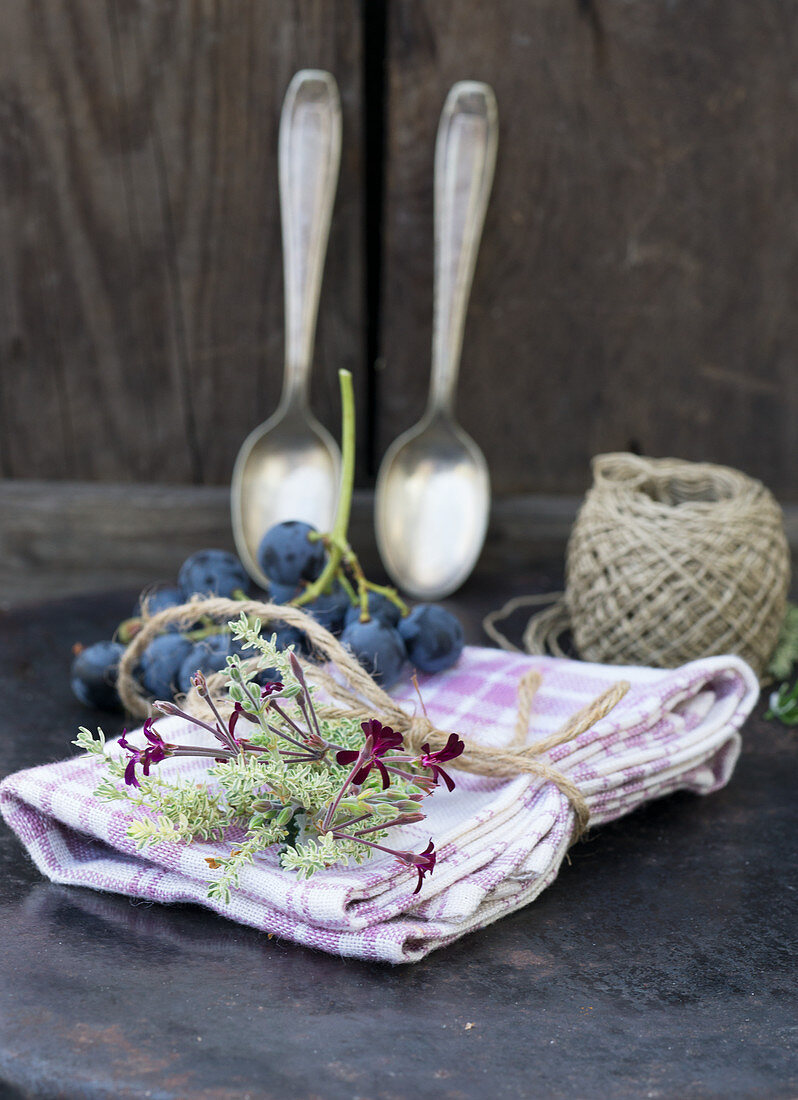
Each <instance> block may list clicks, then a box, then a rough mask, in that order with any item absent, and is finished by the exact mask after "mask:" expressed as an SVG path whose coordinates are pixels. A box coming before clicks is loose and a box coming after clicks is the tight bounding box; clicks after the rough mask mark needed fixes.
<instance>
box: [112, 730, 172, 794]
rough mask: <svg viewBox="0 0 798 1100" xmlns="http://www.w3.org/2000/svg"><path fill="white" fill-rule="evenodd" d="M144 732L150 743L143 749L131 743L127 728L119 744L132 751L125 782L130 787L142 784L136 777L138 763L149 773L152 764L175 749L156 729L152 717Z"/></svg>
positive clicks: (169, 754)
mask: <svg viewBox="0 0 798 1100" xmlns="http://www.w3.org/2000/svg"><path fill="white" fill-rule="evenodd" d="M142 733H143V734H144V736H145V737H146V738H147V740H148V741H149V745H145V747H144V748H143V749H139V748H137V747H136V746H135V745H131V744H130V742H129V741H128V739H127V730H123V731H122V736H121V737H120V738H119V744H120V745H121V746H122V748H123V749H126V750H127V751H128V752H129V753H130V757H129V759H128V762H127V764H126V766H125V783H127V784H128V786H130V787H140V786H141V784H140V783H139V781H138V779H137V778H136V765H137V764H140V765H141V770H142V771H143V772H144V774H145V775H149V774H150V767H151V765H152V764H160V762H161V761H162V760H165V759H166V757H167V756H171V754H172V750H173V746H172V745H168V744H167V743H166V741H164V739H163V738H162V737H161V735H160V733H158V732H157V731H156V730H155V729H154V727H153V720H152V718H148V719H147V721H146V722H145V723H144V726H143V728H142Z"/></svg>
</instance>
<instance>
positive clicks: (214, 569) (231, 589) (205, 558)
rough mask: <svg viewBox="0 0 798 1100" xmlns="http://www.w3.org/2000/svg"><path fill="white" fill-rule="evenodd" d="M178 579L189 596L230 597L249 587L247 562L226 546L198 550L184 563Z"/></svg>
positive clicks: (184, 592) (184, 593)
mask: <svg viewBox="0 0 798 1100" xmlns="http://www.w3.org/2000/svg"><path fill="white" fill-rule="evenodd" d="M177 583H178V584H179V585H180V588H181V589H182V591H183V595H184V596H185V597H186V599H188V598H189V597H191V596H194V595H197V594H198V595H201V596H208V595H211V596H222V597H225V598H228V599H229V598H230V597H231V596H233V595H234V594H235V593H236V592H237V591H238V590H239V589H241V590H243V591H244V592H246V591H247V588H248V587H249V577H248V576H247V572H246V570H245V569H244V566H243V565H242V564H241V562H240V561H239V560H238V558H237V557H236V556H235V554H230V553H228V552H227V551H226V550H198V551H197V553H196V554H192V555H191V557H190V558H186V560H185V561H184V562H183V564H182V565H181V566H180V572H179V573H178V575H177Z"/></svg>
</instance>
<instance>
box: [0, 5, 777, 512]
mask: <svg viewBox="0 0 798 1100" xmlns="http://www.w3.org/2000/svg"><path fill="white" fill-rule="evenodd" d="M0 31H1V32H2V33H0V229H1V231H2V237H1V238H0V239H1V240H2V249H1V250H0V253H1V255H2V261H0V280H1V282H0V473H2V475H3V476H4V477H5V478H37V479H45V480H49V479H71V480H79V481H94V480H102V481H107V482H143V483H150V482H162V483H176V484H188V483H198V484H211V485H224V484H225V483H226V482H227V480H228V478H229V476H230V472H231V468H232V463H233V459H234V456H235V453H236V450H237V448H238V446H239V444H240V443H241V441H242V440H243V438H244V436H245V435H246V434H247V432H248V431H249V430H250V429H251V428H252V427H253V426H254V425H255V424H256V423H258V422H259V421H261V420H262V419H264V418H265V417H266V416H268V415H269V414H270V412H271V411H273V408H274V405H275V403H276V400H277V396H278V393H279V386H280V378H281V370H282V367H281V357H282V273H281V259H280V242H279V220H278V210H277V182H276V145H277V125H278V120H279V110H280V103H281V100H282V97H283V94H284V91H285V88H286V86H287V84H288V81H289V80H290V77H291V75H292V74H293V72H294V71H295V70H296V69H298V68H300V67H305V66H321V67H324V68H328V69H330V70H331V71H332V72H333V73H334V74H335V76H336V78H337V80H338V83H339V85H340V88H341V93H342V99H343V108H344V141H345V145H344V158H343V164H342V173H341V182H340V187H339V193H338V200H337V205H336V211H335V219H334V227H333V232H332V237H331V242H330V251H329V258H328V263H327V268H326V274H325V282H324V291H323V300H322V304H321V310H320V320H319V338H318V345H317V358H316V364H315V376H314V398H313V401H314V407H315V409H316V411H317V412H318V413H319V414H320V416H321V418H322V419H323V420H324V421H325V422H326V423H327V424H328V425H329V426H330V427H331V428H333V429H336V426H337V419H338V408H337V390H336V383H335V372H336V370H337V368H338V367H339V366H347V367H349V368H350V369H352V370H354V372H355V375H356V378H357V381H358V390H359V398H360V418H361V451H360V467H359V481H360V484H361V485H363V486H367V485H368V484H369V483H370V480H371V479H372V478H373V475H374V473H375V469H376V465H377V463H378V460H379V458H380V456H381V453H382V452H383V450H384V448H385V447H386V446H387V444H388V443H389V442H390V440H391V439H392V438H393V437H394V436H395V435H396V434H397V433H398V432H399V431H401V430H402V429H403V428H405V427H407V426H408V425H409V424H410V423H411V422H412V421H413V420H414V419H416V418H417V417H418V415H419V414H420V412H421V410H422V408H423V404H424V399H425V393H426V386H427V382H428V371H429V342H430V331H431V290H432V190H431V180H432V161H433V145H434V136H435V129H436V126H437V120H438V115H439V112H440V108H441V106H442V103H443V100H444V97H445V94H446V92H447V90H448V88H449V87H450V85H451V84H452V83H453V82H454V81H456V80H457V79H461V78H477V79H484V80H487V81H489V82H490V83H491V84H493V85H494V87H495V89H496V93H497V96H498V101H499V110H500V119H501V141H500V149H499V162H498V168H497V177H496V184H495V188H494V193H493V197H492V201H491V206H490V209H489V214H488V219H487V224H486V229H485V238H484V244H483V248H482V251H481V255H480V259H479V263H478V267H477V275H476V282H475V287H474V293H473V298H472V303H471V309H470V313H469V320H468V327H467V333H466V341H465V349H464V357H463V367H462V375H461V390H460V401H459V412H460V415H461V417H462V420H463V422H464V424H465V425H466V427H467V428H468V430H469V431H470V432H471V433H472V434H473V435H474V437H475V438H476V439H477V441H478V442H479V443H480V445H481V446H482V447H483V449H484V450H485V452H486V454H487V457H488V460H489V463H490V466H491V470H492V475H493V482H494V488H495V490H496V492H497V493H498V494H500V495H501V494H510V493H512V494H522V495H524V494H538V493H545V494H569V493H570V494H573V493H579V492H581V491H582V489H583V488H584V486H585V485H586V483H587V479H588V463H589V459H590V457H591V455H592V454H594V453H595V452H597V451H602V450H610V449H625V448H632V449H634V450H638V451H642V452H644V453H649V454H674V455H680V456H683V457H687V458H695V459H711V460H715V461H720V462H725V463H730V464H732V465H736V466H739V467H741V468H743V469H745V470H747V471H748V472H750V473H752V474H754V475H756V476H759V477H761V478H763V479H764V480H765V481H766V482H767V483H768V484H769V485H770V486H771V487H772V488H773V489H774V490H775V491H776V492H777V494H778V495H779V496H780V497H781V498H782V499H784V500H786V501H790V500H797V499H798V476H797V475H796V471H798V432H796V428H795V425H796V423H798V369H796V349H798V308H796V297H798V170H797V169H798V154H797V153H796V149H797V148H798V146H797V145H796V140H795V136H794V132H795V119H796V117H798V3H796V2H795V0H689V2H688V0H646V2H642V0H639V2H630V0H491V3H484V2H479V0H365V2H363V3H358V2H357V0H279V2H265V0H216V2H213V0H146V2H145V0H108V3H99V2H97V0H4V2H3V4H2V6H1V7H0ZM364 116H367V117H366V122H365V124H364ZM380 228H381V229H382V233H378V231H379V230H380ZM366 229H368V232H366Z"/></svg>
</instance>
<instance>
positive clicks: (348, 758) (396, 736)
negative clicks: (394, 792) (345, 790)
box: [335, 718, 402, 790]
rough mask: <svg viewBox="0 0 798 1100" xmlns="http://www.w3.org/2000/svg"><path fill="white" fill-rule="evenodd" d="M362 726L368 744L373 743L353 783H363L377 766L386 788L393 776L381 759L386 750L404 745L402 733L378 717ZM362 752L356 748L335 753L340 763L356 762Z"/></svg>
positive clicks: (384, 788)
mask: <svg viewBox="0 0 798 1100" xmlns="http://www.w3.org/2000/svg"><path fill="white" fill-rule="evenodd" d="M360 728H361V729H362V730H363V733H364V734H365V737H366V744H369V742H370V743H371V751H370V752H369V755H368V756H367V757H366V759H365V760H364V761H363V766H362V767H361V768H359V769H358V772H357V774H356V775H353V776H352V782H353V783H363V782H364V781H365V779H366V777H367V776H368V774H369V772H370V771H371V769H372V768H377V770H378V771H379V773H380V775H381V776H382V789H383V790H386V789H387V788H388V787H390V785H391V777H390V776H389V775H388V771H387V769H386V767H385V765H384V764H383V762H382V761H381V760H380V757H381V756H384V755H385V754H386V752H390V751H391V750H392V749H400V748H401V747H402V735H401V733H397V732H396V731H395V730H392V729H391V727H390V726H384V725H383V724H382V722H379V721H378V720H377V719H376V718H370V719H369V720H368V722H361V723H360ZM358 756H360V753H359V752H358V751H357V750H356V749H340V750H339V751H338V752H337V753H336V754H335V759H336V760H337V761H338V763H339V764H354V762H355V761H356V760H357V758H358Z"/></svg>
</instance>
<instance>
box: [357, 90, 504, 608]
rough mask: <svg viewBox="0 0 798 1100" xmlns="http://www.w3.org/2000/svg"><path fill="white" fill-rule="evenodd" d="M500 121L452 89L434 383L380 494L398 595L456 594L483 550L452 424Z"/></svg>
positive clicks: (439, 175) (471, 483) (439, 239)
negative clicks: (428, 397)
mask: <svg viewBox="0 0 798 1100" xmlns="http://www.w3.org/2000/svg"><path fill="white" fill-rule="evenodd" d="M497 142H498V113H497V108H496V99H495V96H494V94H493V91H492V90H491V88H490V87H489V86H488V85H487V84H481V83H478V82H476V81H473V80H467V81H461V82H460V83H459V84H455V86H454V87H453V88H452V90H451V91H450V92H449V95H448V97H447V99H446V103H445V105H444V108H443V113H442V114H441V121H440V125H439V127H438V136H437V140H436V143H435V304H434V317H433V336H432V384H431V388H430V399H429V405H428V407H427V412H426V413H425V415H424V417H423V418H422V420H421V421H420V422H419V423H418V424H417V425H416V426H415V427H414V428H411V429H410V431H408V432H405V433H404V435H401V436H400V437H399V438H398V439H397V440H395V442H394V443H393V444H392V445H391V446H390V447H389V449H388V451H387V453H386V455H385V458H384V459H383V461H382V465H381V467H380V473H379V477H378V479H377V492H376V516H375V520H376V532H377V544H378V546H379V549H380V555H381V557H382V560H383V564H384V565H385V568H386V569H387V570H388V573H389V574H390V575H391V577H392V579H393V581H394V582H395V583H396V585H397V586H398V587H399V588H402V589H404V591H406V592H408V593H409V594H410V595H411V596H414V597H416V598H420V599H440V598H441V597H442V596H447V595H449V593H451V592H454V591H455V589H457V588H459V587H460V585H461V584H462V583H463V581H464V580H465V579H466V577H468V575H469V573H470V572H471V570H472V569H473V568H474V566H475V564H476V561H477V558H478V557H479V554H480V551H481V549H482V544H483V543H484V541H485V533H486V531H487V526H488V515H489V512H490V480H489V477H488V467H487V464H486V462H485V458H484V456H483V454H482V452H481V451H480V449H479V447H478V446H477V444H476V443H475V442H474V440H473V439H472V438H471V437H470V436H469V435H468V434H467V433H466V432H465V431H464V430H463V429H462V428H461V427H460V425H459V424H458V423H457V422H456V420H455V418H454V412H453V406H454V393H455V389H456V385H457V373H458V368H459V365H460V351H461V349H462V344H463V329H464V325H465V314H466V306H467V303H468V295H469V292H470V290H471V281H472V279H473V276H474V266H475V263H476V256H477V249H478V247H479V239H480V236H481V234H482V226H483V223H484V220H485V211H486V209H487V204H488V196H489V195H490V189H491V184H492V182H493V169H494V166H495V163H496V146H497Z"/></svg>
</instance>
